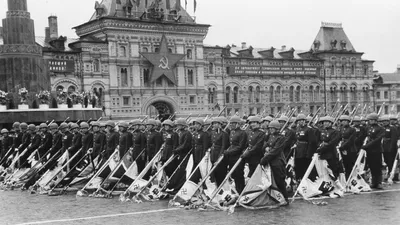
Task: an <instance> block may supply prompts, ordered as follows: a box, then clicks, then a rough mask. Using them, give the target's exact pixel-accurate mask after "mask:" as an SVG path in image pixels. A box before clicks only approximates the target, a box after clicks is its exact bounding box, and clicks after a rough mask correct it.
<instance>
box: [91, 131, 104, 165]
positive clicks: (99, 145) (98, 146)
mask: <svg viewBox="0 0 400 225" xmlns="http://www.w3.org/2000/svg"><path fill="white" fill-rule="evenodd" d="M106 141H107V137H106V135H105V134H104V133H103V132H100V131H99V132H95V133H94V134H93V153H92V158H93V159H94V158H95V157H97V156H98V155H100V153H102V152H103V151H104V150H105V149H106Z"/></svg>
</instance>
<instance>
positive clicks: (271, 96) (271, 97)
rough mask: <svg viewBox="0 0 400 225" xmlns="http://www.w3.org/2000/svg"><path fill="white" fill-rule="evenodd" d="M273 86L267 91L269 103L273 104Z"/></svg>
mask: <svg viewBox="0 0 400 225" xmlns="http://www.w3.org/2000/svg"><path fill="white" fill-rule="evenodd" d="M274 93H275V92H274V86H271V88H270V89H269V94H270V95H269V101H270V102H274Z"/></svg>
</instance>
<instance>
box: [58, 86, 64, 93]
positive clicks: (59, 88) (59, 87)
mask: <svg viewBox="0 0 400 225" xmlns="http://www.w3.org/2000/svg"><path fill="white" fill-rule="evenodd" d="M56 90H57V92H60V91H63V90H64V86H62V85H58V86H57V89H56Z"/></svg>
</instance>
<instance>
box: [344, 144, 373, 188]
mask: <svg viewBox="0 0 400 225" xmlns="http://www.w3.org/2000/svg"><path fill="white" fill-rule="evenodd" d="M365 158H366V152H365V150H362V149H361V150H360V153H359V154H358V157H357V160H356V162H355V164H354V167H353V169H352V171H351V173H350V176H349V179H348V180H347V182H346V191H347V192H352V193H360V192H364V191H371V188H370V186H369V185H368V184H367V182H366V181H365V180H364V178H363V177H362V176H361V175H362V174H363V173H364V167H365Z"/></svg>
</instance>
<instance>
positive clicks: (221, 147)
mask: <svg viewBox="0 0 400 225" xmlns="http://www.w3.org/2000/svg"><path fill="white" fill-rule="evenodd" d="M211 125H212V128H213V130H212V132H211V142H212V146H211V151H210V161H211V163H212V164H214V163H215V162H217V160H218V158H219V157H220V156H221V154H222V153H223V152H224V151H225V150H226V149H227V148H228V147H229V136H228V134H227V133H226V132H225V131H223V129H222V121H221V119H220V117H215V118H213V120H212V122H211ZM223 164H224V163H223V162H221V163H220V164H219V165H218V166H217V168H216V169H215V171H214V176H213V177H212V178H213V179H214V178H215V181H216V183H217V185H218V186H220V185H221V183H222V181H223V180H224V178H225V176H226V165H223Z"/></svg>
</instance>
